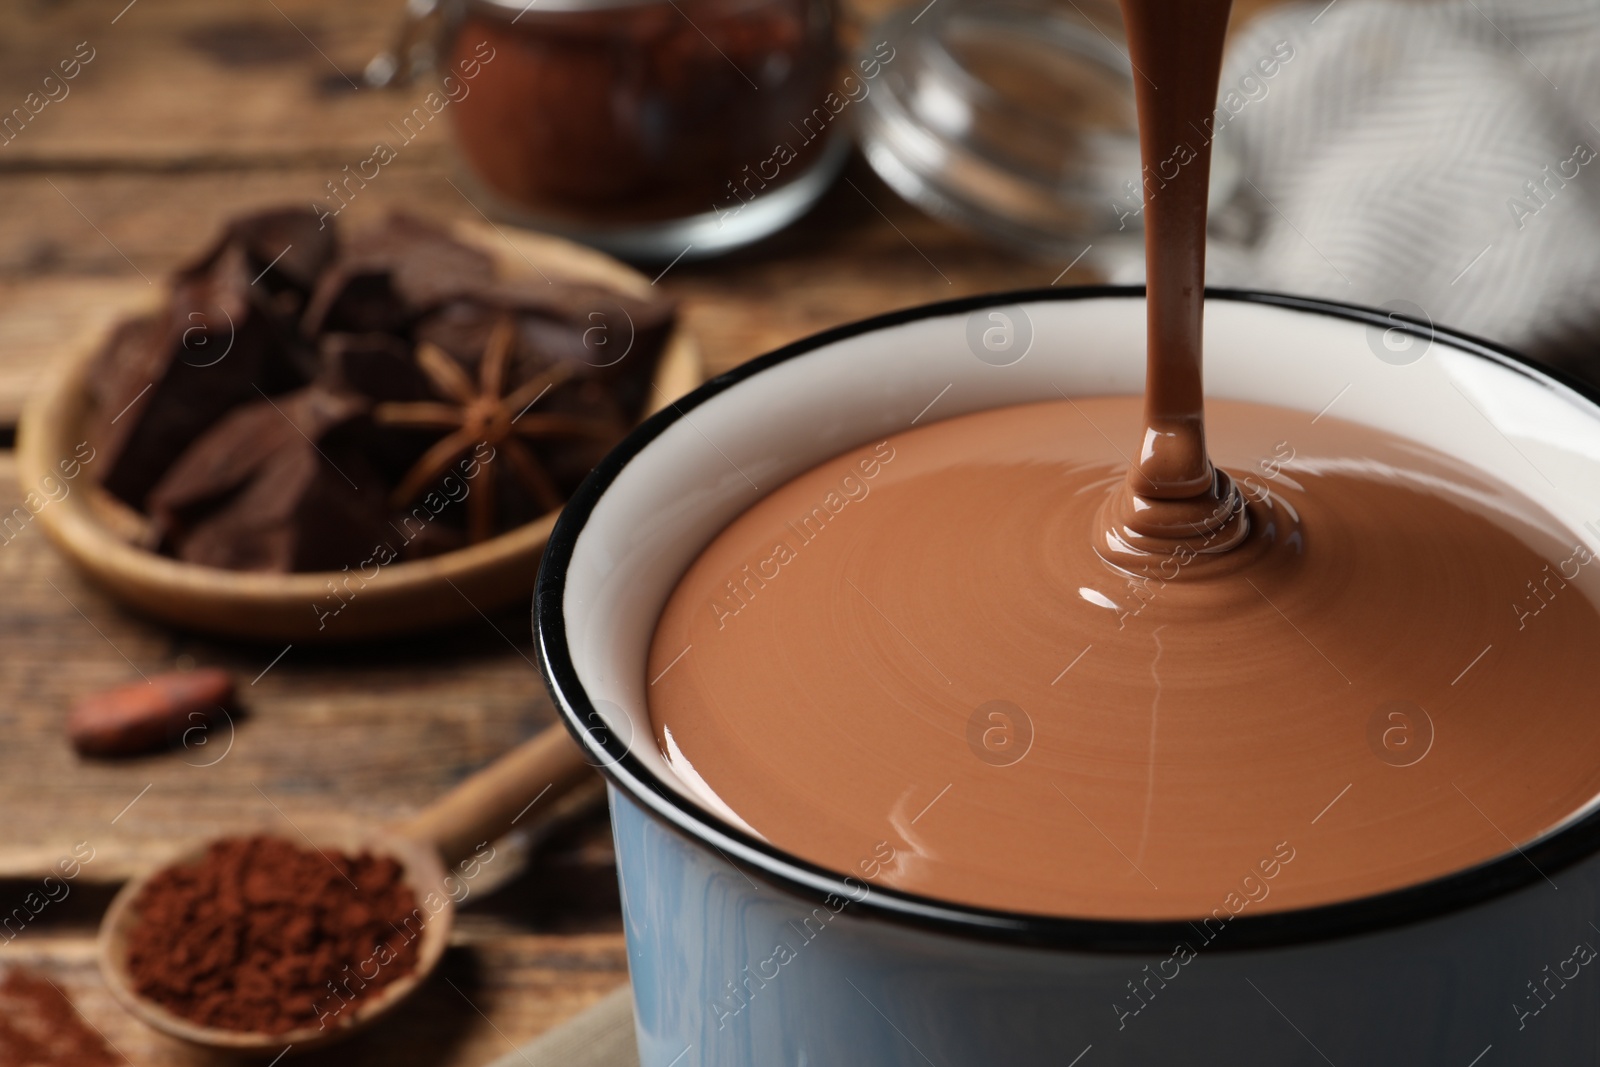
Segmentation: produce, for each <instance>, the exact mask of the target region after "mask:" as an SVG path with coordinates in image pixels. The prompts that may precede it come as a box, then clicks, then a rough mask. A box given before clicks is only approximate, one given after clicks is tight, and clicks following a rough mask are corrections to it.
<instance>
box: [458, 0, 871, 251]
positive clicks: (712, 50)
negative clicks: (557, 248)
mask: <svg viewBox="0 0 1600 1067" xmlns="http://www.w3.org/2000/svg"><path fill="white" fill-rule="evenodd" d="M836 32H837V31H836V18H835V13H834V5H833V3H832V0H536V2H530V0H458V4H457V8H456V10H455V11H453V12H452V13H451V17H449V18H448V29H447V39H446V42H445V47H444V50H443V55H442V56H441V63H440V67H441V73H442V74H443V75H444V76H445V77H447V78H449V77H454V78H456V79H457V82H458V83H459V85H460V87H461V89H462V90H463V92H462V93H461V95H460V96H459V99H455V98H453V99H452V106H451V107H450V109H449V110H450V112H451V115H452V119H453V126H454V130H455V140H456V144H457V147H458V150H459V153H460V156H461V159H462V161H463V162H464V163H465V166H466V169H467V170H468V172H469V173H470V182H471V184H472V185H473V186H474V188H473V189H469V190H468V192H469V195H471V196H472V198H473V199H474V200H475V201H476V202H478V203H480V205H481V206H483V208H484V210H486V211H488V212H489V213H490V214H492V215H499V216H500V217H502V218H505V219H508V220H510V221H513V222H516V223H520V224H525V225H529V226H534V227H537V228H539V229H544V230H548V231H552V232H556V233H561V234H563V235H566V236H570V237H573V238H576V239H578V240H581V241H585V242H587V243H589V244H592V245H595V246H597V247H599V248H602V249H604V250H605V251H608V252H611V253H612V254H614V255H619V256H622V257H624V258H629V259H670V258H672V257H676V256H679V255H684V254H687V255H688V256H690V257H691V258H692V257H697V256H703V255H711V254H714V253H716V252H720V251H724V250H726V249H729V248H733V247H736V246H738V245H742V244H746V243H748V242H750V241H754V240H756V239H758V238H760V237H763V236H766V235H767V234H769V233H772V232H773V231H775V230H777V229H780V228H782V227H783V226H785V225H787V224H788V223H790V222H792V221H793V220H794V219H796V218H798V217H799V216H800V215H801V214H802V213H804V212H805V211H806V209H807V208H809V207H810V206H811V204H812V203H813V202H815V200H816V199H817V198H818V197H819V196H820V195H821V194H822V192H823V191H824V190H825V189H826V188H827V186H828V184H829V183H830V182H831V181H832V179H833V177H834V176H835V174H836V173H837V171H838V169H839V167H840V166H841V165H842V163H843V161H844V157H845V154H846V152H847V149H848V135H847V134H846V133H845V132H844V131H843V130H842V129H840V127H842V126H843V125H845V124H844V123H841V122H836V121H834V118H835V115H834V112H833V111H832V109H831V108H830V107H829V106H828V105H827V103H826V101H827V100H828V98H829V95H830V93H831V92H832V90H833V88H834V87H833V84H832V83H833V82H834V80H835V78H836V76H837V74H838V70H837V67H838V44H837V37H836ZM468 71H470V72H471V77H468V76H467V72H468ZM448 88H449V85H448V84H447V85H446V89H447V90H448ZM480 196H481V197H482V198H483V199H482V200H479V197H480Z"/></svg>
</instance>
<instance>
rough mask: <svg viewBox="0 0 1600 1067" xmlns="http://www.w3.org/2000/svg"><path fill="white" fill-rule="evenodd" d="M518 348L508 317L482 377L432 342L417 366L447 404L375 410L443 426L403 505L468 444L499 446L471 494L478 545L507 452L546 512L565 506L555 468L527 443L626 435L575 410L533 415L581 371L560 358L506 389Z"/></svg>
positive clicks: (412, 423)
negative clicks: (474, 375)
mask: <svg viewBox="0 0 1600 1067" xmlns="http://www.w3.org/2000/svg"><path fill="white" fill-rule="evenodd" d="M515 347H516V320H515V319H514V318H513V317H512V316H509V315H508V316H505V317H504V318H502V319H500V321H499V322H497V323H496V324H495V327H494V330H493V332H491V333H490V335H489V342H488V344H487V346H486V347H485V349H484V353H483V359H482V361H481V362H480V363H479V365H478V381H477V382H476V383H474V382H473V380H472V378H471V377H470V376H469V375H468V374H467V372H466V370H465V369H463V368H462V366H461V364H460V363H458V362H456V361H455V359H453V358H452V357H451V356H450V355H449V354H448V353H446V352H445V351H444V350H443V349H442V348H439V347H438V346H437V345H434V344H431V343H429V342H427V341H424V342H422V343H421V344H419V345H418V346H417V364H418V365H419V366H420V367H421V368H422V371H423V373H424V374H426V375H427V377H428V381H429V383H430V384H431V385H432V387H433V390H434V392H435V393H437V394H438V395H439V396H441V397H443V398H444V399H443V400H442V401H432V400H424V401H416V402H409V403H401V402H388V403H382V404H379V405H378V406H377V407H376V408H374V409H373V418H374V420H375V421H376V422H378V423H379V424H380V425H384V426H396V427H404V428H407V429H418V430H443V431H446V433H445V436H443V437H441V438H440V439H439V440H438V441H436V442H435V443H434V444H433V445H432V447H430V448H429V449H428V450H427V451H426V452H425V453H423V455H422V458H421V459H419V460H417V462H416V464H415V465H414V466H413V467H412V468H411V469H410V470H409V471H407V472H406V476H405V477H404V478H402V479H401V480H400V484H399V485H398V486H396V487H395V490H394V494H393V495H392V497H391V498H390V503H391V504H393V505H394V506H395V507H396V508H404V507H406V506H407V505H409V504H410V503H411V502H412V501H413V500H415V499H416V498H417V497H418V496H420V495H421V494H422V493H423V492H424V491H425V490H427V489H428V488H429V487H430V486H432V485H433V484H434V483H436V482H437V481H438V480H439V479H440V478H442V477H443V476H444V475H445V473H446V472H447V471H449V469H450V467H451V466H452V465H453V464H454V463H455V462H456V461H457V460H458V459H460V458H461V456H462V455H463V454H464V453H466V452H467V451H468V450H470V449H474V448H476V447H477V446H478V445H480V444H487V445H489V446H490V447H491V448H493V449H494V452H493V455H492V457H491V458H489V459H488V460H484V461H482V470H481V471H480V472H479V477H478V478H476V479H475V482H476V484H475V485H473V487H472V490H471V492H470V493H469V494H468V495H467V538H468V540H469V541H472V542H474V543H476V542H478V541H485V540H487V539H489V538H490V537H492V536H494V532H495V530H494V526H495V498H496V493H495V482H496V479H497V477H498V473H499V468H500V459H501V457H504V459H505V460H506V462H507V464H509V466H510V470H511V474H512V475H513V476H514V477H515V478H516V479H517V481H519V482H521V483H522V485H523V486H524V487H525V488H526V489H527V490H528V492H530V493H532V494H533V497H534V499H535V500H537V501H538V502H539V505H540V506H541V507H543V508H545V509H546V510H548V511H553V510H555V509H556V508H559V507H560V506H561V504H562V499H561V492H560V490H559V489H557V488H556V484H555V481H554V479H552V478H551V477H550V472H549V471H547V470H545V468H544V465H543V464H542V463H540V462H539V459H538V457H537V456H535V455H534V453H533V450H532V449H530V448H529V447H528V446H527V445H526V444H524V443H523V441H522V440H521V439H522V438H530V439H536V440H537V439H545V440H549V439H559V438H587V439H591V440H602V441H610V440H613V439H614V438H616V437H617V436H618V435H619V434H620V432H621V427H619V426H618V425H617V424H616V423H615V422H614V421H613V420H610V419H589V418H583V417H580V416H576V415H564V414H554V413H546V414H532V413H530V409H532V407H533V406H534V405H535V404H537V403H538V402H539V401H540V400H542V399H543V398H544V397H545V396H546V395H547V394H548V393H550V391H551V390H553V389H555V388H556V387H557V386H559V385H561V384H562V383H563V382H566V381H568V380H569V379H571V378H572V377H573V376H574V375H576V374H577V373H578V367H577V366H576V365H574V364H573V363H572V362H570V361H563V362H560V363H557V364H555V365H553V366H551V367H550V368H548V369H547V370H545V371H543V372H541V373H539V374H537V375H535V376H534V377H532V378H529V379H528V380H527V381H525V382H523V383H522V384H521V385H519V386H517V387H516V388H515V389H513V390H511V392H510V393H506V392H505V388H506V384H507V371H508V370H509V367H510V361H511V355H512V351H513V349H514V348H515Z"/></svg>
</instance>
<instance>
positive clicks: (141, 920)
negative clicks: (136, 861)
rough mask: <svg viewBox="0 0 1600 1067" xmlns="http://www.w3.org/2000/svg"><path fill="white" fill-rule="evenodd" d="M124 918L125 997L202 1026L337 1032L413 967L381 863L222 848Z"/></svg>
mask: <svg viewBox="0 0 1600 1067" xmlns="http://www.w3.org/2000/svg"><path fill="white" fill-rule="evenodd" d="M134 911H135V912H136V915H137V921H136V922H135V923H134V925H133V928H132V929H131V931H130V932H129V935H128V971H129V973H130V974H131V975H132V977H133V982H134V988H135V989H136V990H137V991H138V992H139V993H140V994H141V995H142V996H145V997H148V998H150V999H151V1000H154V1001H156V1002H158V1003H160V1004H162V1005H163V1006H165V1007H166V1008H167V1009H168V1010H169V1011H172V1012H173V1013H175V1014H177V1015H180V1016H182V1017H183V1018H185V1019H189V1020H191V1021H193V1022H196V1023H199V1024H201V1025H203V1026H214V1027H220V1028H222V1029H226V1030H248V1031H256V1032H262V1033H272V1034H277V1033H284V1032H286V1031H289V1030H296V1029H300V1028H302V1027H307V1026H313V1027H314V1026H318V1025H319V1023H321V1024H323V1025H334V1022H332V1021H330V1020H331V1019H337V1020H338V1022H346V1021H348V1020H349V1019H350V1018H351V1016H352V1013H350V1012H347V1011H345V1010H344V1009H346V1008H348V1007H350V1006H352V1005H355V1004H359V1003H360V1002H361V1001H364V1000H366V999H368V998H370V997H372V996H373V995H375V994H376V993H378V992H379V991H380V990H382V989H383V988H384V987H386V986H388V985H390V984H391V983H393V982H394V981H396V980H397V979H400V978H403V977H405V976H406V975H408V974H410V973H411V972H412V971H414V970H415V969H416V966H417V944H416V941H417V937H418V934H419V931H418V930H417V929H416V923H415V921H414V916H415V912H416V895H415V894H414V893H413V892H412V890H411V888H410V886H408V885H407V884H406V883H405V875H404V869H403V868H402V867H401V865H400V864H399V863H398V862H396V861H395V860H393V859H391V858H389V857H386V856H374V855H371V854H368V853H361V854H359V855H354V856H352V855H347V854H345V853H342V852H337V851H335V850H333V849H323V850H321V851H317V850H313V849H302V848H299V847H298V846H296V845H294V844H291V843H290V842H288V841H285V840H282V839H281V838H275V837H266V836H258V837H248V838H227V839H224V840H221V841H217V842H214V843H213V844H212V845H211V846H210V847H209V848H208V849H207V850H206V852H205V854H204V855H203V856H202V857H201V859H200V860H199V861H198V862H196V863H191V864H179V865H175V866H172V867H169V868H167V869H166V870H163V871H160V872H158V873H157V874H156V875H155V876H154V877H152V878H151V879H150V881H149V883H148V884H146V886H145V888H144V890H143V891H142V892H141V893H140V894H139V896H138V898H137V899H136V900H135V901H134ZM408 920H412V921H411V922H410V923H409V925H408V922H407V921H408Z"/></svg>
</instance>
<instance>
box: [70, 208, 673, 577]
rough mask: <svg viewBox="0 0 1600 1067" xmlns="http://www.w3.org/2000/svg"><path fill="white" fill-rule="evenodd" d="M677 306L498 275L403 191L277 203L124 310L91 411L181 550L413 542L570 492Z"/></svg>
mask: <svg viewBox="0 0 1600 1067" xmlns="http://www.w3.org/2000/svg"><path fill="white" fill-rule="evenodd" d="M673 317H674V308H673V305H672V304H671V303H670V302H668V301H664V300H654V299H650V298H649V297H648V296H647V297H646V298H640V297H637V296H628V295H622V294H619V293H616V292H612V291H611V290H609V289H605V288H603V287H597V286H594V285H588V284H568V283H562V282H553V281H550V280H547V279H543V278H535V277H532V276H527V277H518V278H512V279H504V280H496V278H495V272H494V263H493V260H492V258H491V257H490V256H489V255H487V254H486V253H484V252H483V251H481V250H479V249H477V248H475V247H472V246H470V245H466V244H463V243H461V242H459V241H457V240H455V239H454V238H453V237H451V236H450V234H449V233H448V231H446V230H444V229H441V228H439V227H437V226H434V225H431V224H429V223H426V222H423V221H420V220H418V219H415V218H412V217H410V216H407V215H404V214H398V213H397V214H394V215H391V216H390V217H389V218H388V219H387V220H386V221H385V222H384V223H383V224H382V225H380V226H378V227H376V228H374V229H372V230H369V231H366V232H364V233H361V234H358V235H357V236H356V237H355V238H354V239H353V240H339V241H337V242H336V241H335V238H334V234H333V231H332V229H331V228H330V229H326V230H325V229H323V228H322V225H321V224H320V223H319V222H318V221H317V218H316V215H315V213H314V212H307V211H301V210H298V209H282V210H275V211H263V212H258V213H256V214H253V215H250V216H246V217H244V218H241V219H237V220H235V221H234V222H232V223H230V224H229V225H228V227H227V228H226V229H225V231H224V232H223V234H222V236H221V237H220V238H219V239H218V240H217V242H216V243H215V244H214V245H213V246H212V247H211V248H210V249H208V250H207V251H206V253H205V254H204V255H202V256H200V257H198V258H197V259H196V260H195V261H193V262H192V263H190V264H189V265H188V266H186V267H184V268H183V269H182V270H181V271H180V272H178V274H177V275H176V276H175V277H174V280H173V291H172V296H171V298H170V299H169V302H168V306H167V307H166V308H165V309H164V310H163V312H162V313H160V314H159V315H156V316H152V317H150V318H148V319H143V320H138V321H134V322H129V323H125V324H123V325H121V326H120V327H119V328H118V329H117V330H116V331H115V332H114V333H113V335H112V337H111V339H110V341H109V342H108V343H107V346H106V348H105V350H104V351H103V352H102V355H101V359H100V364H99V366H98V367H97V368H96V370H97V373H96V374H95V375H93V377H92V380H91V386H90V387H91V389H92V391H93V393H94V398H95V401H96V405H95V411H94V414H93V415H92V416H91V430H90V432H91V433H92V434H93V435H94V436H93V437H92V440H93V441H94V442H95V444H96V446H97V447H100V448H102V449H103V450H104V452H105V453H106V454H107V456H108V459H107V462H106V463H105V464H104V465H103V467H102V471H103V473H104V480H105V483H106V485H107V488H108V489H110V490H111V492H112V494H113V495H115V496H117V497H119V498H120V499H122V500H124V501H126V502H128V503H130V504H133V505H134V506H135V507H139V508H141V509H142V510H144V511H145V512H146V513H147V514H149V515H150V517H151V522H150V524H149V527H150V531H149V532H150V534H151V536H152V537H153V538H154V543H159V546H160V548H161V550H162V551H165V552H168V553H170V554H172V555H175V556H177V557H178V558H179V559H183V560H185V561H188V562H193V563H200V564H204V565H207V566H216V567H227V568H232V569H244V570H265V571H286V570H301V571H303V570H316V569H329V570H338V569H340V568H341V567H343V566H345V565H346V564H349V565H352V566H354V565H358V563H359V562H360V561H363V560H369V559H370V558H371V557H372V554H373V551H374V549H375V547H376V546H377V545H379V544H399V546H400V547H399V548H398V551H397V553H396V550H395V549H392V548H391V549H390V550H389V551H390V552H391V553H392V554H397V555H398V556H399V557H400V558H406V559H414V558H419V557H421V556H426V555H431V554H435V553H438V552H443V551H449V550H452V549H455V548H458V547H461V546H463V545H465V544H468V543H471V542H476V541H481V540H484V539H486V538H488V537H492V536H494V535H495V534H497V533H499V532H500V531H503V530H506V529H509V528H510V527H512V526H515V525H518V524H520V523H523V522H527V521H531V520H533V519H535V518H537V517H538V516H540V515H543V514H546V513H548V512H549V511H550V510H552V509H554V508H556V507H559V506H560V505H561V503H562V502H563V501H565V500H566V499H567V497H569V496H570V495H571V493H572V491H573V490H574V489H575V488H576V486H577V484H578V483H579V482H580V481H581V480H582V479H583V478H584V477H585V476H586V475H587V473H588V472H589V470H590V469H591V468H592V467H593V465H594V464H595V463H596V462H598V460H599V459H600V457H601V456H603V455H604V454H605V452H606V451H607V450H608V449H609V448H610V447H611V446H612V445H613V444H614V443H615V442H616V441H617V440H619V439H620V438H621V436H622V434H623V433H624V432H625V430H626V427H627V426H629V425H631V424H632V423H633V422H634V421H636V420H637V417H638V416H639V414H641V413H642V411H643V410H644V408H645V406H646V405H647V404H648V402H649V400H650V390H651V383H652V380H653V377H654V374H655V368H656V364H657V362H658V361H659V359H660V356H661V352H662V349H663V347H664V345H665V342H666V339H667V337H668V335H669V334H670V331H671V328H672V324H673ZM458 505H459V506H458ZM396 534H397V535H398V537H399V540H398V541H396V540H395V535H396Z"/></svg>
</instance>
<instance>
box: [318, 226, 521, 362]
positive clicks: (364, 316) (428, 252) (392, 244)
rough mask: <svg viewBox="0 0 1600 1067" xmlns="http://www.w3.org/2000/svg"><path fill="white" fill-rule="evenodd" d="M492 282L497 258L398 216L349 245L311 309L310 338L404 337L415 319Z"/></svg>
mask: <svg viewBox="0 0 1600 1067" xmlns="http://www.w3.org/2000/svg"><path fill="white" fill-rule="evenodd" d="M493 278H494V261H493V260H492V259H491V258H490V257H489V256H488V255H487V254H485V253H483V252H480V251H478V250H477V249H475V248H470V247H468V246H467V245H464V244H462V243H461V242H460V241H457V240H456V239H455V238H453V237H451V236H450V235H449V233H447V232H445V231H444V230H442V229H440V228H439V227H437V226H434V225H432V224H431V223H427V222H423V221H421V220H420V219H416V218H414V217H412V216H410V215H406V214H403V213H400V212H395V213H393V214H391V215H390V216H389V217H388V219H387V220H385V222H384V223H383V224H382V225H381V226H379V227H377V228H375V229H372V230H367V231H365V232H363V233H360V234H357V235H356V236H355V237H353V238H351V239H350V240H348V241H346V242H345V243H344V247H343V248H342V249H341V251H340V254H339V256H338V258H337V259H335V260H334V262H333V264H332V265H331V266H330V267H329V268H328V270H327V271H326V272H325V273H324V274H323V276H322V278H321V280H320V281H319V282H318V284H317V288H316V292H315V293H314V294H313V295H312V298H311V303H310V306H309V307H307V309H306V314H305V320H304V323H303V325H304V328H305V330H306V332H307V333H312V334H317V333H334V332H342V333H379V332H383V333H397V334H399V333H404V332H405V331H406V330H407V329H408V328H409V327H410V325H411V323H412V322H413V321H414V320H415V319H416V317H417V316H418V315H420V314H422V313H423V312H425V311H428V310H429V309H431V308H433V307H436V306H437V305H439V304H441V303H443V302H444V301H446V300H449V299H451V298H452V297H455V296H459V295H461V294H464V293H470V292H474V291H476V290H477V289H480V288H482V287H483V286H486V285H488V284H489V283H490V282H491V281H492V280H493Z"/></svg>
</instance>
